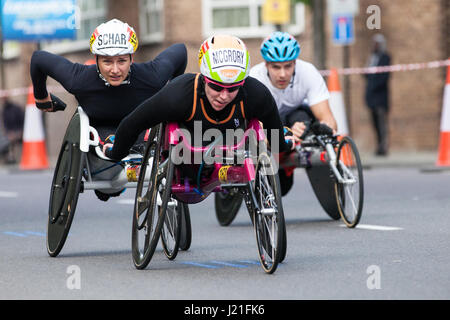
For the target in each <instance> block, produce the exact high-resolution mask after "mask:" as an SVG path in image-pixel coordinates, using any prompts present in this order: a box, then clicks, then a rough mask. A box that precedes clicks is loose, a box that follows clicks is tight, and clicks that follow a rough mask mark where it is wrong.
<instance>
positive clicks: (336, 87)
mask: <svg viewBox="0 0 450 320" xmlns="http://www.w3.org/2000/svg"><path fill="white" fill-rule="evenodd" d="M328 91H330V109H331V112H332V113H333V116H334V118H335V119H336V122H337V127H338V128H337V134H338V135H339V137H338V140H341V139H342V137H343V136H347V135H348V133H349V130H348V124H347V114H346V113H345V106H344V98H343V96H342V91H341V85H340V84H339V76H338V72H337V70H336V69H334V68H333V69H331V70H330V76H329V77H328ZM341 160H342V161H343V162H344V163H345V164H346V165H347V166H352V165H353V158H352V156H351V153H350V152H349V150H348V147H347V145H346V146H344V148H343V149H342V157H341Z"/></svg>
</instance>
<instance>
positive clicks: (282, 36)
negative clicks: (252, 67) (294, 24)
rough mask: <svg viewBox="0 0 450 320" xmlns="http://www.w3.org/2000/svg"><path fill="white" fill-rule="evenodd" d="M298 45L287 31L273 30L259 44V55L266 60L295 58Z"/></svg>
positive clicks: (274, 60) (289, 59) (298, 52)
mask: <svg viewBox="0 0 450 320" xmlns="http://www.w3.org/2000/svg"><path fill="white" fill-rule="evenodd" d="M299 54H300V46H299V44H298V42H297V40H295V38H294V37H293V36H292V35H290V34H289V33H287V32H280V31H277V32H274V33H272V34H271V35H270V36H268V37H267V38H266V39H264V41H263V42H262V44H261V55H262V57H263V58H264V60H266V61H268V62H284V61H291V60H295V59H297V57H298V55H299Z"/></svg>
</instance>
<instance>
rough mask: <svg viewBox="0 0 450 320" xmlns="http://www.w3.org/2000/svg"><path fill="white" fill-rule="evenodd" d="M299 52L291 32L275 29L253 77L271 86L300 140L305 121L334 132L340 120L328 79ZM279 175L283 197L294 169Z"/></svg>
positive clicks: (286, 121) (285, 119)
mask: <svg viewBox="0 0 450 320" xmlns="http://www.w3.org/2000/svg"><path fill="white" fill-rule="evenodd" d="M299 54H300V46H299V44H298V42H297V40H295V38H294V37H293V36H292V35H290V34H289V33H287V32H279V31H277V32H274V33H272V34H271V35H270V36H269V37H267V38H266V39H265V40H264V41H263V42H262V44H261V55H262V57H263V58H264V60H265V62H261V63H260V64H257V65H255V66H254V67H253V68H252V69H251V70H250V76H252V77H254V78H256V79H258V80H259V81H261V82H262V83H264V84H265V85H266V87H267V88H269V90H270V92H271V93H272V96H273V97H274V99H275V102H276V104H277V107H278V111H279V113H280V118H281V121H282V122H283V125H285V126H286V127H288V128H290V131H291V133H292V134H293V136H294V137H295V139H296V140H297V141H299V139H300V137H301V135H302V134H303V132H304V130H305V129H306V125H305V122H311V121H312V120H318V121H319V122H321V123H324V124H326V125H327V126H329V127H330V128H331V129H333V133H334V134H335V133H336V130H337V123H336V120H335V118H334V116H333V114H332V112H331V109H330V106H329V103H328V99H329V97H330V94H329V92H328V89H327V86H326V84H325V81H324V79H323V78H322V76H321V75H320V73H319V72H318V71H317V69H316V68H315V67H314V66H313V65H312V64H311V63H308V62H306V61H303V60H300V59H297V57H298V56H299ZM305 101H307V104H305ZM278 175H279V177H280V184H281V193H282V195H283V196H284V195H286V194H287V193H288V192H289V190H290V189H291V187H292V185H293V182H294V175H293V169H291V170H285V169H282V168H280V170H279V172H278Z"/></svg>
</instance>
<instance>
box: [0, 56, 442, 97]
mask: <svg viewBox="0 0 450 320" xmlns="http://www.w3.org/2000/svg"><path fill="white" fill-rule="evenodd" d="M446 66H450V59H447V60H439V61H431V62H422V63H408V64H395V65H390V66H383V67H367V68H340V69H339V68H337V69H336V70H337V73H338V74H342V75H350V74H374V73H384V72H398V71H413V70H422V69H435V68H441V67H446ZM319 72H320V74H321V75H322V76H324V77H327V76H329V75H330V73H331V70H320V71H319ZM28 90H29V88H14V89H6V90H0V98H3V97H5V96H21V95H26V94H28ZM48 90H49V91H51V92H64V91H65V90H64V88H63V87H61V86H48Z"/></svg>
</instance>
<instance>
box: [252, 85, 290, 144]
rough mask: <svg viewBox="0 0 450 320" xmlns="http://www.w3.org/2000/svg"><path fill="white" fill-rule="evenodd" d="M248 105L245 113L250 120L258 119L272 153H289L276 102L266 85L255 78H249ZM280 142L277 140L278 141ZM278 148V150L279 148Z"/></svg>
mask: <svg viewBox="0 0 450 320" xmlns="http://www.w3.org/2000/svg"><path fill="white" fill-rule="evenodd" d="M246 84H247V86H246V87H247V88H248V90H247V99H248V100H247V103H246V104H245V106H246V107H245V110H246V111H245V113H246V117H247V118H248V119H251V118H257V119H258V120H260V121H261V122H262V124H263V126H264V129H266V130H267V131H266V132H267V139H268V140H269V143H270V145H271V148H272V151H278V152H280V151H288V149H289V146H288V145H287V143H286V141H285V138H284V127H283V124H282V122H281V119H280V115H279V113H278V108H277V105H276V103H275V100H274V98H273V96H272V94H271V93H270V91H269V89H267V87H266V86H264V84H262V83H261V82H260V81H259V80H256V79H254V78H250V77H249V78H247V80H246ZM277 138H278V140H275V139H277ZM276 145H277V146H276ZM277 147H278V148H277Z"/></svg>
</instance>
